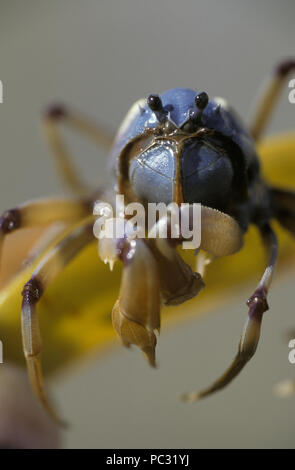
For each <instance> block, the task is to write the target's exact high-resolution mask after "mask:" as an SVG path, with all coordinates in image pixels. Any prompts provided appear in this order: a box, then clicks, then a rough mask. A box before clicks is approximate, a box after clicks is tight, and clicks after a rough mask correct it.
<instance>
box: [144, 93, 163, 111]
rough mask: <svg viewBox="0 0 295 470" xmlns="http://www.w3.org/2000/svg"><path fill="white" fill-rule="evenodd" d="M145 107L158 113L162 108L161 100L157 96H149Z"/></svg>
mask: <svg viewBox="0 0 295 470" xmlns="http://www.w3.org/2000/svg"><path fill="white" fill-rule="evenodd" d="M147 105H148V107H149V108H150V109H151V110H152V111H160V110H161V109H162V108H163V104H162V100H161V98H160V97H159V95H149V97H148V99H147Z"/></svg>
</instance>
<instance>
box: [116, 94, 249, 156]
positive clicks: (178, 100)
mask: <svg viewBox="0 0 295 470" xmlns="http://www.w3.org/2000/svg"><path fill="white" fill-rule="evenodd" d="M199 92H200V91H195V90H191V89H188V88H173V89H171V90H168V91H165V92H164V93H162V94H161V95H160V97H161V99H162V103H163V106H164V108H165V109H166V110H167V111H168V113H169V114H168V117H169V119H170V121H172V122H173V123H174V124H175V125H176V126H177V127H181V126H182V125H183V124H184V123H185V122H186V121H187V120H188V114H189V111H190V110H191V109H194V110H196V105H195V97H196V95H197V94H198V93H199ZM202 123H203V124H204V126H205V127H207V128H209V129H215V130H217V131H219V132H221V133H223V134H224V135H226V136H227V137H230V138H231V139H232V140H233V141H234V142H235V143H236V144H237V145H239V147H240V149H241V150H242V152H243V154H244V157H245V159H246V162H247V163H248V164H249V162H250V161H251V160H252V159H253V158H255V156H256V152H255V147H254V143H253V140H252V138H251V137H250V135H249V134H248V132H247V131H246V129H245V127H244V126H243V124H242V123H241V121H240V119H239V117H238V116H237V115H236V113H235V112H234V111H233V110H232V109H231V108H230V107H229V106H228V105H227V103H226V102H225V101H224V100H223V99H221V98H213V99H211V100H210V101H209V103H208V105H207V107H206V108H205V110H204V112H203V115H202ZM157 125H158V121H157V118H156V116H155V114H154V113H153V112H152V111H151V110H150V108H149V107H148V106H147V103H146V100H144V99H143V100H139V101H138V102H136V103H135V104H134V105H133V107H132V108H131V110H130V111H129V113H128V114H127V116H126V118H125V120H124V121H123V123H122V125H121V127H120V129H119V132H118V134H117V137H116V139H115V144H114V147H113V149H112V152H111V154H112V157H115V158H116V157H118V155H119V154H120V152H121V150H122V149H123V147H124V146H125V145H126V144H127V143H128V142H129V141H130V140H131V139H133V138H134V137H136V136H138V135H140V134H142V133H143V132H144V131H145V129H146V128H156V127H157Z"/></svg>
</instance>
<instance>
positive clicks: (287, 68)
mask: <svg viewBox="0 0 295 470" xmlns="http://www.w3.org/2000/svg"><path fill="white" fill-rule="evenodd" d="M293 69H295V59H286V60H284V61H283V62H280V63H279V64H278V65H277V67H276V69H275V71H276V74H277V75H278V76H280V77H282V78H283V77H286V76H287V75H289V73H290V72H291V71H292V70H293Z"/></svg>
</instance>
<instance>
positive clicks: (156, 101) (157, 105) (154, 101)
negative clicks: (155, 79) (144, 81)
mask: <svg viewBox="0 0 295 470" xmlns="http://www.w3.org/2000/svg"><path fill="white" fill-rule="evenodd" d="M147 105H148V107H149V108H150V109H151V110H152V111H153V112H154V113H155V115H156V116H157V118H158V120H159V121H160V122H164V121H165V120H166V117H167V111H165V109H164V107H163V103H162V100H161V98H160V97H159V95H149V96H148V98H147Z"/></svg>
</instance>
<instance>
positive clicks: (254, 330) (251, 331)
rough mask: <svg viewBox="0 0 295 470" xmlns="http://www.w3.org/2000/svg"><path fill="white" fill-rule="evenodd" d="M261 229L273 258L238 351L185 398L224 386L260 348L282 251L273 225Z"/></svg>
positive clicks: (253, 301)
mask: <svg viewBox="0 0 295 470" xmlns="http://www.w3.org/2000/svg"><path fill="white" fill-rule="evenodd" d="M260 231H261V235H262V239H263V241H264V243H265V246H266V248H267V251H268V254H269V260H268V264H267V267H266V269H265V271H264V274H263V276H262V278H261V280H260V282H259V284H258V286H257V289H256V290H255V292H254V294H253V295H252V296H251V297H250V298H249V299H248V301H247V305H248V306H249V313H248V318H247V320H246V324H245V326H244V329H243V332H242V336H241V339H240V343H239V347H238V353H237V355H236V357H235V359H234V360H233V362H232V364H231V365H230V367H229V368H228V369H227V371H226V372H225V373H224V374H223V375H222V376H221V377H220V378H219V379H218V380H217V381H216V382H214V383H213V385H211V386H210V387H208V388H206V389H204V390H202V391H201V392H192V393H187V394H184V395H183V399H184V401H188V402H195V401H198V400H200V399H201V398H204V397H206V396H208V395H211V394H212V393H214V392H217V391H218V390H221V389H222V388H224V387H225V386H226V385H228V384H229V383H230V382H231V381H232V380H233V379H234V378H235V377H236V376H237V375H238V374H239V372H240V371H241V370H242V369H243V368H244V367H245V365H246V364H247V362H248V361H249V360H250V359H251V357H252V356H253V355H254V353H255V351H256V348H257V345H258V341H259V337H260V328H261V322H262V317H263V314H264V312H266V311H267V310H268V304H267V299H266V297H267V293H268V290H269V287H270V284H271V280H272V276H273V272H274V269H275V265H276V261H277V255H278V242H277V238H276V235H275V233H274V232H273V230H272V229H271V227H270V226H269V225H265V226H264V227H262V228H261V229H260Z"/></svg>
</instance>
